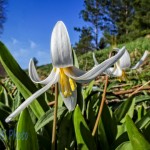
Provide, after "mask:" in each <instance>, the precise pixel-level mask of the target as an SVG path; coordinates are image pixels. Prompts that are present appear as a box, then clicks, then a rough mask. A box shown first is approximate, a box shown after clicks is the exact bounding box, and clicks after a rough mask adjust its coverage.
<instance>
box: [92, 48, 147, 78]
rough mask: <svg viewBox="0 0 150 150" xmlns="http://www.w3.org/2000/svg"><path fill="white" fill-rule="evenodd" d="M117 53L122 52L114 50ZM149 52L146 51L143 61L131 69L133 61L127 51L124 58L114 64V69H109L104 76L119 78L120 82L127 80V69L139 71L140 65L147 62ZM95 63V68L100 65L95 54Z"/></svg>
mask: <svg viewBox="0 0 150 150" xmlns="http://www.w3.org/2000/svg"><path fill="white" fill-rule="evenodd" d="M114 50H115V51H120V50H119V49H118V48H115V49H114ZM149 53H150V52H149V51H145V52H144V54H143V56H142V57H141V59H140V60H139V61H138V62H137V64H136V65H135V66H134V67H132V68H130V66H131V59H130V55H129V53H128V51H127V50H125V53H124V54H123V55H122V57H121V58H120V59H119V60H118V61H117V62H116V63H115V64H114V67H110V68H108V69H107V70H106V71H105V72H104V74H107V75H109V76H113V77H119V79H120V80H122V79H124V78H126V75H125V70H126V69H137V68H139V67H140V65H142V64H143V62H144V61H145V60H146V58H147V56H148V55H149ZM93 61H94V63H95V66H96V65H98V62H97V60H96V57H95V54H94V53H93Z"/></svg>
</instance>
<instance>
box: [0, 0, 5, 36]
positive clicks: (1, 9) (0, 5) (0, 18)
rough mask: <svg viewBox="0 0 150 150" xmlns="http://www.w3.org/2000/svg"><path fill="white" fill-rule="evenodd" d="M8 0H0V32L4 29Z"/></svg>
mask: <svg viewBox="0 0 150 150" xmlns="http://www.w3.org/2000/svg"><path fill="white" fill-rule="evenodd" d="M6 4H7V0H0V34H1V33H2V31H3V24H4V22H5V20H6V15H5V8H6Z"/></svg>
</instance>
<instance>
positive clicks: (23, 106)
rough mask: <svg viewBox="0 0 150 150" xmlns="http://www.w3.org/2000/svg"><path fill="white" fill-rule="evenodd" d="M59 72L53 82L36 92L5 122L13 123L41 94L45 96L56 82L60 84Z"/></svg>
mask: <svg viewBox="0 0 150 150" xmlns="http://www.w3.org/2000/svg"><path fill="white" fill-rule="evenodd" d="M58 73H59V72H58V71H57V73H56V74H55V76H54V78H53V80H51V81H50V82H49V83H48V84H47V85H46V86H44V87H43V88H41V89H40V90H38V91H37V92H35V93H34V94H32V95H31V96H30V97H29V98H27V99H26V100H25V101H24V102H23V103H22V104H21V105H20V106H19V107H18V108H17V109H16V110H15V111H14V112H13V113H12V114H10V115H9V116H8V117H7V118H6V120H5V122H9V121H11V120H12V119H13V118H14V117H16V116H17V115H18V114H19V113H20V112H21V111H23V110H24V109H25V108H26V107H27V106H28V105H29V104H30V103H31V102H32V101H33V100H35V99H36V98H37V97H38V96H40V95H41V94H43V93H44V92H45V91H47V90H48V89H49V88H50V87H51V85H52V84H55V83H56V82H58V77H59V76H58V75H59V74H58Z"/></svg>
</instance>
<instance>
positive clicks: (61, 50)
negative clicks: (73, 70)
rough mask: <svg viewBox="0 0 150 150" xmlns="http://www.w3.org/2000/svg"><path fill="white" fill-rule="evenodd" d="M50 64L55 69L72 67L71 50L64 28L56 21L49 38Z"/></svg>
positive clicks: (62, 24) (61, 23)
mask: <svg viewBox="0 0 150 150" xmlns="http://www.w3.org/2000/svg"><path fill="white" fill-rule="evenodd" d="M51 55H52V63H53V66H54V67H56V68H64V67H69V66H73V57H72V49H71V44H70V38H69V35H68V32H67V29H66V26H65V25H64V23H63V22H62V21H58V22H57V23H56V25H55V27H54V29H53V32H52V36H51Z"/></svg>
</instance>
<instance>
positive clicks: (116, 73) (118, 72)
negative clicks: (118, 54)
mask: <svg viewBox="0 0 150 150" xmlns="http://www.w3.org/2000/svg"><path fill="white" fill-rule="evenodd" d="M104 73H105V74H107V75H109V76H113V77H120V76H122V69H121V68H120V66H119V63H118V62H116V63H115V65H114V67H110V68H108V69H107V70H106V71H105V72H104Z"/></svg>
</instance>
